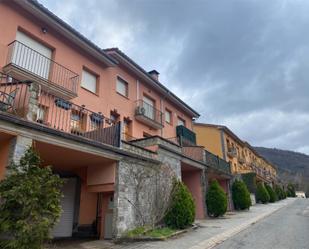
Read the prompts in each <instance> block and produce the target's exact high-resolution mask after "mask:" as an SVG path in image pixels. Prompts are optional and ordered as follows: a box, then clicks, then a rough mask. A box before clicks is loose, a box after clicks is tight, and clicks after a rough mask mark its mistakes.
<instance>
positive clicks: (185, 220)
mask: <svg viewBox="0 0 309 249" xmlns="http://www.w3.org/2000/svg"><path fill="white" fill-rule="evenodd" d="M194 218H195V204H194V200H193V197H192V195H191V193H190V191H189V190H188V188H187V187H186V186H185V185H184V184H183V183H182V182H181V181H179V180H176V179H175V180H174V184H173V190H172V196H171V204H170V207H169V208H168V211H167V213H166V215H165V217H164V222H165V224H166V225H167V226H169V227H171V228H176V229H183V228H186V227H188V226H189V225H192V223H193V222H194Z"/></svg>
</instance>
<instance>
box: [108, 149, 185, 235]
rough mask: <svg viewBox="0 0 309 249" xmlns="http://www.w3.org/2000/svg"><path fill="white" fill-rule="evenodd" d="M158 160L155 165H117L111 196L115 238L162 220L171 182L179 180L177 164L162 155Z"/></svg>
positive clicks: (134, 162) (123, 162) (131, 162)
mask: <svg viewBox="0 0 309 249" xmlns="http://www.w3.org/2000/svg"><path fill="white" fill-rule="evenodd" d="M158 159H159V161H160V162H158V164H154V163H149V162H143V161H140V160H128V159H123V160H121V161H119V162H118V165H117V172H116V182H115V186H116V189H115V194H114V198H115V202H114V203H115V207H114V222H113V223H114V236H115V237H121V236H122V235H123V234H124V233H125V232H126V231H128V230H131V229H134V228H136V227H138V226H144V225H147V226H153V225H154V224H156V223H160V221H161V220H162V218H163V214H164V210H166V208H167V206H168V203H169V194H170V191H171V189H172V183H173V179H175V177H176V178H178V179H180V178H181V162H180V159H179V158H173V157H172V156H171V155H170V154H169V153H164V152H162V151H161V152H159V153H158Z"/></svg>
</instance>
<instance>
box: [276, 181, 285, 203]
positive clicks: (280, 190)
mask: <svg viewBox="0 0 309 249" xmlns="http://www.w3.org/2000/svg"><path fill="white" fill-rule="evenodd" d="M274 189H275V193H276V194H277V196H278V199H279V200H283V199H285V198H286V192H285V191H284V189H283V188H282V187H281V186H279V185H276V186H275V188H274Z"/></svg>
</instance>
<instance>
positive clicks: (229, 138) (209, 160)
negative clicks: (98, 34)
mask: <svg viewBox="0 0 309 249" xmlns="http://www.w3.org/2000/svg"><path fill="white" fill-rule="evenodd" d="M0 15H1V19H2V21H1V22H0V71H1V73H0V179H3V178H5V177H6V175H7V174H9V172H8V170H6V166H7V165H8V164H9V163H11V162H18V161H19V159H20V158H21V156H22V155H23V153H24V152H25V150H26V149H27V148H28V147H29V146H33V147H34V148H35V150H36V151H37V152H38V153H39V154H40V156H41V159H42V161H43V165H42V166H47V165H52V169H53V171H54V172H55V173H57V174H59V175H60V176H61V177H63V178H66V183H65V185H64V187H63V193H64V198H63V199H62V201H61V204H62V209H63V213H62V216H61V218H60V221H59V223H58V225H57V226H56V227H55V228H54V230H53V236H54V237H71V236H88V235H89V236H97V237H99V238H102V239H104V238H105V239H108V238H113V237H119V236H121V235H122V234H123V233H124V232H125V231H127V230H129V229H133V228H135V227H137V226H140V225H145V224H152V223H154V222H155V221H156V220H157V219H159V218H160V217H159V216H160V215H161V210H162V209H163V208H164V205H165V203H164V197H165V196H166V194H167V191H169V189H170V188H171V184H172V181H173V179H174V177H176V178H178V179H181V180H182V181H183V182H184V183H185V185H186V186H187V187H188V189H189V190H190V192H191V193H192V195H193V197H194V200H195V204H196V218H197V219H203V218H206V216H207V215H206V214H207V210H206V207H205V193H206V189H207V186H208V184H209V182H210V181H212V180H213V179H216V180H218V182H219V183H220V185H221V186H222V187H223V189H224V190H225V191H226V194H227V196H228V198H229V209H232V208H233V207H232V203H231V194H230V183H231V180H232V179H233V175H237V174H242V173H246V172H255V173H256V175H257V179H258V180H260V181H263V182H268V183H274V182H275V181H276V168H275V167H274V166H273V165H271V164H270V163H269V162H268V161H267V160H265V159H264V158H262V157H261V156H259V155H258V153H256V152H255V150H254V149H253V148H252V147H251V146H250V145H249V144H248V143H246V142H244V141H242V140H241V139H239V138H238V137H237V136H236V135H235V134H234V133H233V132H232V131H230V130H229V129H228V128H227V127H224V126H215V125H208V124H199V123H194V122H193V121H194V120H196V119H197V118H198V117H199V114H198V113H197V112H196V111H195V110H194V109H192V108H191V107H190V106H188V105H187V104H186V103H184V102H183V101H182V100H181V99H180V98H178V97H177V96H176V95H175V94H173V93H172V92H171V91H170V90H168V89H167V88H166V87H165V86H164V85H163V84H162V83H160V80H159V73H158V72H157V71H156V70H152V71H150V72H147V71H145V70H144V69H143V68H142V67H141V66H139V65H138V64H137V63H136V62H134V61H133V60H132V59H131V58H129V57H128V56H127V55H126V54H124V53H123V52H122V51H120V50H119V49H117V48H111V49H104V50H102V49H101V48H99V47H98V46H96V45H95V44H93V43H92V42H91V41H90V40H88V39H87V38H86V37H84V36H83V35H81V34H80V33H79V32H77V31H76V30H74V29H73V28H72V27H71V26H69V25H68V24H67V23H65V22H64V21H62V20H61V19H59V18H58V17H57V16H55V15H54V14H53V13H52V12H50V11H49V10H47V9H46V8H45V7H44V6H42V5H40V4H39V3H38V2H37V1H34V0H11V1H8V0H4V1H1V2H0Z"/></svg>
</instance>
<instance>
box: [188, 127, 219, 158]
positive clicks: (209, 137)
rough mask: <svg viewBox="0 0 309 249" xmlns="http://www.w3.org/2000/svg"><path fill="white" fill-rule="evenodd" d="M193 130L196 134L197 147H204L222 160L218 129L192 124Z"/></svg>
mask: <svg viewBox="0 0 309 249" xmlns="http://www.w3.org/2000/svg"><path fill="white" fill-rule="evenodd" d="M193 130H194V132H195V133H196V142H197V144H198V145H201V146H204V147H205V149H206V150H208V151H210V152H211V153H213V154H215V155H218V156H219V157H221V158H222V159H223V152H222V146H221V135H220V131H219V130H218V129H216V128H213V127H206V126H203V125H198V124H194V126H193Z"/></svg>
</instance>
